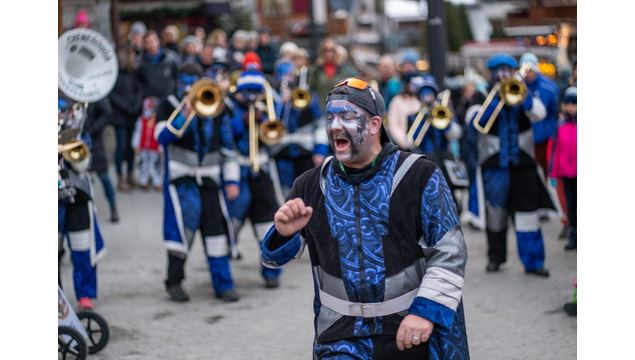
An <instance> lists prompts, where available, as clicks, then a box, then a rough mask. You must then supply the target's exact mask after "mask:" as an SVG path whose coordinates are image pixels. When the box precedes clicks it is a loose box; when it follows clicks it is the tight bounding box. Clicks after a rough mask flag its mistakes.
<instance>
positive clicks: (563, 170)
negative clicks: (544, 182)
mask: <svg viewBox="0 0 635 360" xmlns="http://www.w3.org/2000/svg"><path fill="white" fill-rule="evenodd" d="M549 158H550V159H551V164H550V170H549V176H551V177H566V178H576V177H578V122H577V116H574V117H573V118H569V119H565V120H564V121H562V122H561V123H560V124H559V126H558V130H557V132H556V135H555V137H554V140H553V142H552V144H551V154H550V156H549Z"/></svg>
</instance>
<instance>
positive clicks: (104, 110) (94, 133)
mask: <svg viewBox="0 0 635 360" xmlns="http://www.w3.org/2000/svg"><path fill="white" fill-rule="evenodd" d="M111 119H112V105H110V99H109V98H108V97H106V98H103V99H101V100H99V101H96V102H93V103H91V104H90V106H88V112H87V116H86V122H85V123H84V127H83V129H82V131H83V133H84V134H86V135H88V136H89V137H90V156H91V163H90V169H89V170H90V171H92V172H95V173H97V176H98V177H99V180H100V181H101V184H102V186H103V188H104V193H105V195H106V200H108V206H109V208H110V222H113V223H116V222H119V213H118V211H117V200H116V195H115V190H114V189H113V186H112V182H111V181H110V176H108V158H107V157H106V151H105V149H104V142H103V138H102V135H103V131H104V129H105V128H106V126H107V125H108V124H110V122H111Z"/></svg>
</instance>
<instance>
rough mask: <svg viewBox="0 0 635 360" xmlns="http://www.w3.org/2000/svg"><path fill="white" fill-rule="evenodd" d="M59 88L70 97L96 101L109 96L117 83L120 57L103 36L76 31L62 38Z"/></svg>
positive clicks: (90, 32)
mask: <svg viewBox="0 0 635 360" xmlns="http://www.w3.org/2000/svg"><path fill="white" fill-rule="evenodd" d="M57 43H58V50H57V55H58V68H57V73H58V83H57V84H58V87H59V89H60V90H61V91H62V92H63V93H64V95H66V96H68V97H69V98H71V99H73V100H75V101H80V102H95V101H98V100H101V99H102V98H104V97H106V95H108V93H109V92H110V91H111V90H112V88H113V86H115V82H116V81H117V72H118V64H117V56H116V54H115V51H114V49H113V47H112V45H110V43H109V42H108V40H106V38H105V37H103V36H102V35H101V34H100V33H98V32H96V31H94V30H90V29H72V30H69V31H67V32H65V33H64V34H62V36H60V37H59V39H58V42H57Z"/></svg>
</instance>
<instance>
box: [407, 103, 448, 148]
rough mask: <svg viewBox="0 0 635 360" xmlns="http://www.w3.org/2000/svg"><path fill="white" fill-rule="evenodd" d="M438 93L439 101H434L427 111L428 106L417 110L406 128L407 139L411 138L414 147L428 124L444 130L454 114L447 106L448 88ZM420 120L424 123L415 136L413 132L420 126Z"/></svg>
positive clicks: (419, 142) (424, 132)
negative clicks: (407, 128) (410, 124)
mask: <svg viewBox="0 0 635 360" xmlns="http://www.w3.org/2000/svg"><path fill="white" fill-rule="evenodd" d="M440 95H441V101H436V102H435V103H434V105H433V107H432V110H430V112H429V113H428V108H427V107H425V106H424V107H422V108H421V110H419V112H418V113H417V116H416V117H415V120H414V122H413V123H412V126H410V129H409V130H408V135H407V136H408V139H410V140H412V143H413V144H414V146H415V147H418V146H419V145H421V141H423V137H424V136H425V135H426V132H428V129H429V128H430V125H432V126H433V127H435V128H437V129H439V130H445V129H447V127H448V126H450V124H451V123H452V116H454V114H453V113H452V110H450V107H449V106H448V104H449V102H450V90H445V91H443V92H442V93H441V94H440ZM422 121H425V123H424V124H423V127H422V128H421V130H420V131H419V133H418V134H417V136H416V137H415V132H416V131H417V129H418V128H419V127H420V126H421V122H422Z"/></svg>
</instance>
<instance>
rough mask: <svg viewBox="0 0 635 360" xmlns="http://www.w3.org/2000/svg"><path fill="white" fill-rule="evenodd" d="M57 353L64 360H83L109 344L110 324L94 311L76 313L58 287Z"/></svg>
mask: <svg viewBox="0 0 635 360" xmlns="http://www.w3.org/2000/svg"><path fill="white" fill-rule="evenodd" d="M57 319H58V320H57V353H58V358H59V359H62V360H71V359H72V360H83V359H86V357H87V356H88V354H95V353H97V352H99V351H101V350H102V349H103V348H105V347H106V344H108V340H109V338H110V329H109V328H108V323H107V322H106V320H105V319H104V318H103V317H102V316H101V315H99V314H97V313H96V312H94V311H80V312H78V313H75V311H73V308H71V306H70V304H69V302H68V300H67V299H66V296H65V295H64V291H62V288H60V287H59V286H58V287H57Z"/></svg>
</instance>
